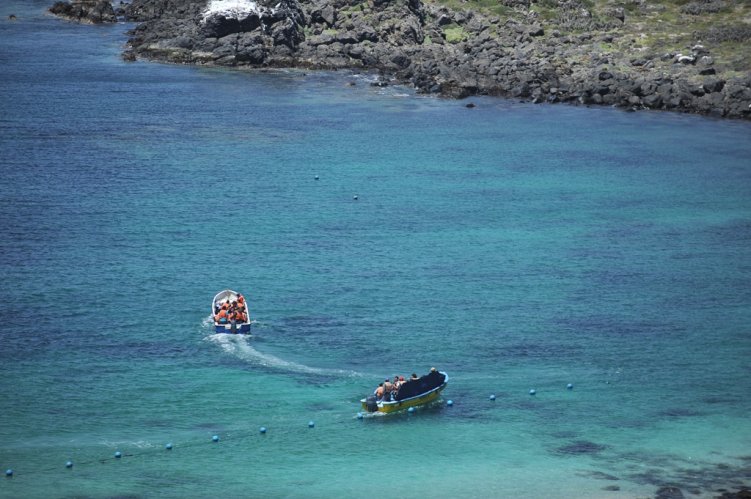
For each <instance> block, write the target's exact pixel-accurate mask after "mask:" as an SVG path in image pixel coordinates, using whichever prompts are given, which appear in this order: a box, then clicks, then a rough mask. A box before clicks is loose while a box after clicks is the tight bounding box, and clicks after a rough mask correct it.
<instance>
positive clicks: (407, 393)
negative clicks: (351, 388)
mask: <svg viewBox="0 0 751 499" xmlns="http://www.w3.org/2000/svg"><path fill="white" fill-rule="evenodd" d="M448 382H449V375H448V374H446V373H445V372H443V371H431V372H430V373H429V374H426V375H425V376H422V377H420V378H418V379H415V380H410V381H407V382H405V383H404V384H403V385H402V386H401V387H400V388H399V390H398V392H396V394H395V395H394V396H392V397H384V398H383V399H378V398H376V396H375V395H370V396H368V397H366V398H364V399H361V400H360V403H361V404H362V408H363V410H364V411H367V412H384V413H389V412H397V411H403V410H404V409H409V408H410V407H416V406H419V405H425V404H429V403H430V402H433V401H435V400H437V399H438V397H439V396H440V395H441V392H442V391H443V389H444V388H446V385H447V384H448Z"/></svg>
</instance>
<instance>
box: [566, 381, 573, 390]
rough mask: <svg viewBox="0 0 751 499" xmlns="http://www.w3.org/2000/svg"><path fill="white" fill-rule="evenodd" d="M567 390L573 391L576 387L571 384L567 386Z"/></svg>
mask: <svg viewBox="0 0 751 499" xmlns="http://www.w3.org/2000/svg"><path fill="white" fill-rule="evenodd" d="M566 389H567V390H573V389H574V385H572V384H571V383H569V384H568V385H566Z"/></svg>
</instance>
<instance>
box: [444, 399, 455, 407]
mask: <svg viewBox="0 0 751 499" xmlns="http://www.w3.org/2000/svg"><path fill="white" fill-rule="evenodd" d="M446 405H447V406H449V407H451V406H452V405H454V401H453V400H449V401H447V402H446Z"/></svg>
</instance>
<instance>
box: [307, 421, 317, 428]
mask: <svg viewBox="0 0 751 499" xmlns="http://www.w3.org/2000/svg"><path fill="white" fill-rule="evenodd" d="M315 425H316V424H315V423H314V422H313V421H308V428H313V427H315Z"/></svg>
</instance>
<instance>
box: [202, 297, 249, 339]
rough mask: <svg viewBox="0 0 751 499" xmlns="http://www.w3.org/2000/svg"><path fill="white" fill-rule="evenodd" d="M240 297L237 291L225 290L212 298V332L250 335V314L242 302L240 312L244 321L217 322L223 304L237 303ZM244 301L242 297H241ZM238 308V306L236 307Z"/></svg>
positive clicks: (223, 320) (245, 304) (226, 320)
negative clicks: (243, 313)
mask: <svg viewBox="0 0 751 499" xmlns="http://www.w3.org/2000/svg"><path fill="white" fill-rule="evenodd" d="M240 296H242V295H241V294H240V293H238V292H237V291H232V290H231V289H225V290H224V291H220V292H218V293H217V294H216V296H215V297H214V300H213V301H212V302H211V317H212V319H213V320H214V331H215V332H217V333H230V334H250V312H249V311H248V302H247V301H243V304H242V308H241V310H242V311H243V312H245V320H244V321H242V322H238V321H237V320H230V319H228V318H223V319H220V320H217V314H218V313H219V311H220V310H221V308H222V305H224V304H225V303H229V304H232V303H237V299H238V298H239V297H240ZM243 300H244V297H243ZM237 306H238V307H240V305H239V304H238V305H237Z"/></svg>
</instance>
